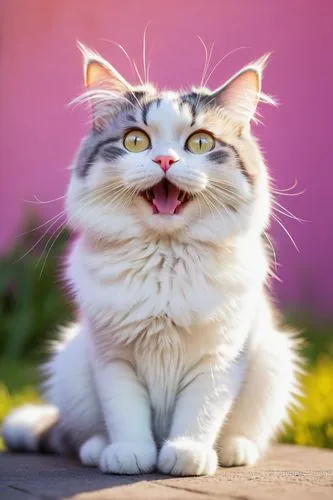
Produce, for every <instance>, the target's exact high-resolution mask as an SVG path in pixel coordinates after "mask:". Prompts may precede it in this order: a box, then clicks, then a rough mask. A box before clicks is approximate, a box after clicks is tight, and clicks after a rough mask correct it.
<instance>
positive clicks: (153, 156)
mask: <svg viewBox="0 0 333 500" xmlns="http://www.w3.org/2000/svg"><path fill="white" fill-rule="evenodd" d="M81 50H82V52H83V55H84V74H85V86H86V92H85V93H84V95H83V97H81V99H80V100H81V102H89V103H90V106H91V111H92V126H91V130H90V132H89V134H88V136H87V137H86V138H84V139H83V141H82V143H81V146H80V148H79V151H78V153H77V155H76V158H75V160H74V162H73V166H72V170H71V179H70V183H69V187H68V191H67V196H66V209H67V213H68V221H69V224H70V225H71V226H72V227H73V228H74V229H75V230H76V231H77V232H78V234H79V236H78V238H77V240H76V241H75V243H74V244H73V248H72V250H71V252H70V254H69V257H68V262H67V279H68V282H69V283H70V286H71V289H72V291H73V293H74V296H75V300H76V303H77V306H78V311H79V321H78V322H77V323H76V324H74V325H72V326H69V327H68V328H66V329H65V330H64V332H63V335H62V339H61V340H60V341H59V343H58V344H57V346H56V348H55V351H54V353H53V355H52V357H51V359H50V361H49V362H48V363H47V364H46V366H45V367H44V373H45V374H46V383H45V387H44V396H45V401H46V402H47V404H45V405H41V406H37V405H36V406H35V405H27V406H25V407H22V408H19V409H18V410H15V411H14V412H13V413H12V414H11V415H9V416H8V417H7V419H6V421H5V423H4V426H3V431H2V432H3V437H4V440H5V443H6V445H7V447H8V448H9V449H11V450H14V451H15V450H21V451H22V450H23V451H24V450H26V451H38V450H42V449H44V450H47V451H54V452H58V453H68V452H72V451H74V452H75V453H77V454H78V456H79V458H80V460H81V462H82V464H84V465H87V466H98V467H99V469H100V470H101V471H102V472H104V473H117V474H139V473H148V472H151V471H153V470H158V471H160V472H162V473H164V474H171V475H175V476H182V475H189V476H191V475H194V476H196V475H211V474H214V473H215V471H216V469H217V466H218V464H220V465H221V466H225V467H228V466H237V465H251V464H254V463H255V462H256V461H257V460H258V459H259V458H260V457H261V456H262V455H263V453H264V452H265V450H266V449H267V447H268V444H269V442H270V441H271V439H272V437H273V436H274V435H275V433H276V431H277V430H278V429H279V427H280V425H281V424H282V423H283V422H284V421H285V419H286V418H287V413H288V409H289V407H290V405H292V404H293V402H294V401H295V394H296V393H297V391H298V354H297V349H296V341H295V339H294V336H293V335H292V333H289V332H288V331H284V329H283V328H281V326H279V322H278V320H277V319H276V315H275V313H274V311H273V308H272V305H271V302H270V299H269V296H268V291H267V283H268V281H269V277H270V258H269V255H268V252H267V249H266V245H265V241H264V235H265V234H266V233H265V231H266V230H267V228H268V225H269V221H270V212H271V199H272V195H271V190H270V179H269V174H268V170H267V167H266V165H265V163H264V159H263V156H262V154H261V152H260V149H259V146H258V144H257V141H256V140H255V138H254V137H253V135H252V132H251V123H252V122H253V121H255V116H256V109H257V105H258V101H259V100H266V101H270V99H269V98H268V97H266V98H265V95H264V94H263V93H262V91H261V81H262V73H263V69H264V66H265V63H266V60H267V57H263V58H261V59H259V60H258V61H256V62H255V63H252V64H250V65H248V66H246V67H245V68H243V69H242V70H241V71H240V72H238V73H237V74H236V75H234V76H233V77H232V78H231V79H230V80H228V81H227V82H226V83H225V84H224V85H222V86H221V87H219V88H217V89H216V90H214V91H212V90H209V89H208V88H193V89H191V90H188V91H178V92H170V91H159V90H157V89H156V88H155V87H154V86H152V85H150V84H142V85H140V86H132V85H131V84H130V83H129V82H127V81H126V80H125V79H124V78H123V77H122V76H121V75H120V74H119V73H118V72H117V71H116V69H115V68H114V67H113V66H111V65H110V64H109V63H108V62H107V61H106V60H104V59H103V58H102V57H101V56H100V55H99V54H96V53H94V52H92V51H90V50H89V49H87V48H85V47H84V46H82V45H81Z"/></svg>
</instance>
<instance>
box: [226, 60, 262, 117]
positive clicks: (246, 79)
mask: <svg viewBox="0 0 333 500" xmlns="http://www.w3.org/2000/svg"><path fill="white" fill-rule="evenodd" d="M259 91H260V76H259V74H258V72H257V71H255V70H253V69H248V70H245V71H244V72H243V73H240V74H239V75H238V76H236V77H235V78H234V79H233V80H231V81H230V82H229V83H227V84H226V86H225V88H223V89H222V91H221V101H222V103H223V105H224V106H226V107H228V108H230V109H233V110H234V111H236V112H237V108H238V109H239V111H241V110H242V109H243V111H245V110H247V114H248V115H249V116H248V117H249V118H251V117H252V116H253V114H254V113H255V109H256V106H257V104H258V99H259Z"/></svg>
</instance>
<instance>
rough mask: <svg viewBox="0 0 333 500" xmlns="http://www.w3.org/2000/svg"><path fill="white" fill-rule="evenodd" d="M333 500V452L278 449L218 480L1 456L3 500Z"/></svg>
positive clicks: (222, 471) (46, 457) (56, 459)
mask: <svg viewBox="0 0 333 500" xmlns="http://www.w3.org/2000/svg"><path fill="white" fill-rule="evenodd" d="M69 498H70V499H75V500H104V499H105V500H108V499H116V498H117V499H121V500H127V499H133V500H149V499H158V500H163V499H164V500H165V499H170V500H176V499H180V500H199V499H200V500H205V499H216V498H218V499H220V500H224V499H232V500H264V499H269V500H270V499H272V500H273V499H274V500H275V499H276V500H280V499H282V500H298V499H300V500H317V499H330V500H333V452H332V451H328V450H319V449H315V448H302V447H296V446H285V445H276V446H275V447H273V448H272V450H271V452H270V453H269V455H268V456H267V457H266V459H264V460H263V461H262V462H261V463H260V464H258V465H257V466H255V467H251V468H249V467H235V468H232V469H219V471H218V473H217V475H216V476H214V477H187V478H172V477H168V476H162V475H161V474H150V475H144V476H112V475H108V476H107V475H103V474H101V473H100V472H99V471H98V470H97V469H93V468H84V467H82V466H80V465H79V464H78V463H77V462H76V461H74V460H67V459H64V458H62V457H57V456H50V455H21V454H8V453H1V454H0V499H1V500H30V499H31V500H33V499H40V500H55V499H57V500H58V499H69Z"/></svg>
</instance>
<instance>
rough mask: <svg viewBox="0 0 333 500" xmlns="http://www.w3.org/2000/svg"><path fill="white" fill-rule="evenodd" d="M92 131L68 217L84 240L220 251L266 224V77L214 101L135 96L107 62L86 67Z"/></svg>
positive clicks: (248, 77) (254, 73) (253, 75)
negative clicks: (231, 238) (186, 239)
mask: <svg viewBox="0 0 333 500" xmlns="http://www.w3.org/2000/svg"><path fill="white" fill-rule="evenodd" d="M87 85H88V87H89V88H90V91H89V92H88V95H89V97H90V100H91V102H92V105H93V110H94V127H93V130H92V132H91V134H90V135H89V136H88V137H87V138H86V139H84V141H83V143H82V145H81V148H80V151H79V153H78V156H77V159H76V162H75V164H74V167H73V172H72V179H71V183H70V187H69V190H68V196H67V208H68V211H69V216H70V218H71V219H72V222H73V224H74V226H76V227H78V228H79V230H81V231H90V232H91V234H93V235H95V236H97V237H102V238H107V239H108V238H112V239H123V238H128V237H136V236H140V235H144V236H145V235H146V236H149V235H150V234H154V235H160V236H162V235H170V234H172V235H173V236H174V237H175V238H177V237H183V236H186V235H187V236H192V237H195V238H198V239H205V238H206V239H207V240H208V241H214V240H215V239H216V240H218V241H220V240H221V239H223V238H224V237H226V236H228V235H230V234H232V233H239V232H242V231H246V230H249V229H251V228H252V227H253V226H257V228H258V230H262V228H263V226H264V225H265V224H266V222H267V218H268V211H269V196H268V183H267V173H266V169H265V167H264V164H263V161H262V158H261V155H260V152H259V149H258V147H257V145H256V143H255V142H254V140H253V139H252V137H251V133H250V127H249V121H250V119H251V118H252V117H253V114H254V112H255V107H256V104H257V100H258V94H259V92H260V74H259V71H258V70H257V69H253V68H252V69H251V68H250V69H248V70H246V71H243V72H242V73H240V74H239V75H237V76H236V77H235V78H234V79H233V80H231V81H230V82H228V84H227V85H226V86H225V87H223V88H221V89H219V90H218V91H216V92H210V91H208V90H207V89H201V90H193V91H191V92H178V93H173V92H158V91H157V90H155V89H154V88H153V87H150V86H147V87H141V88H137V87H136V88H133V87H130V85H129V84H128V83H127V82H125V81H124V80H123V79H122V77H120V75H118V74H117V73H116V72H115V70H113V68H111V67H110V66H108V65H107V63H105V62H104V61H101V60H100V59H99V60H96V58H94V59H92V58H91V57H90V60H89V61H88V64H87Z"/></svg>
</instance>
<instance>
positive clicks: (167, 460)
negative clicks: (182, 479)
mask: <svg viewBox="0 0 333 500" xmlns="http://www.w3.org/2000/svg"><path fill="white" fill-rule="evenodd" d="M158 469H159V470H160V471H161V472H163V473H164V474H170V475H171V476H201V475H212V474H214V473H215V472H216V469H217V455H216V452H215V450H213V448H211V447H210V446H207V445H206V444H203V443H200V442H198V441H195V440H193V439H189V438H181V439H177V440H174V441H167V442H166V443H165V444H164V446H163V447H162V449H161V451H160V455H159V459H158Z"/></svg>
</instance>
